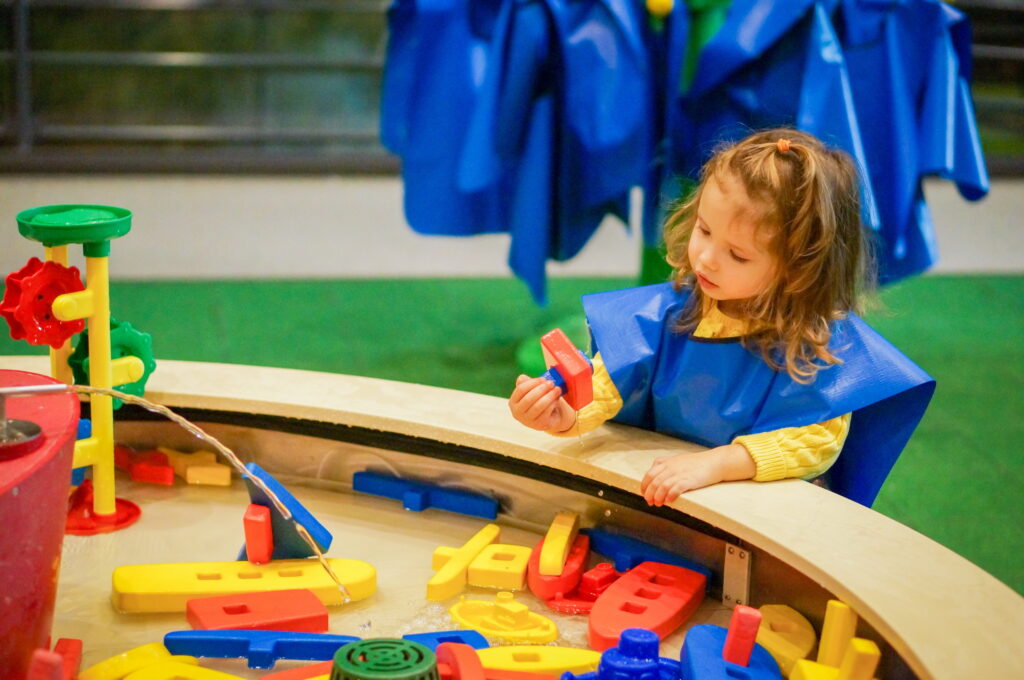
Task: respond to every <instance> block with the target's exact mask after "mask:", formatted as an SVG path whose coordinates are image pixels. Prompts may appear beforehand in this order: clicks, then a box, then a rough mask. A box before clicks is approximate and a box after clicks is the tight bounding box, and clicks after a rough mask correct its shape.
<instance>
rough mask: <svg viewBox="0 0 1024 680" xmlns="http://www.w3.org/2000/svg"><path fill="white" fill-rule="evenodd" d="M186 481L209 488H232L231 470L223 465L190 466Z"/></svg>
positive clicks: (186, 473)
mask: <svg viewBox="0 0 1024 680" xmlns="http://www.w3.org/2000/svg"><path fill="white" fill-rule="evenodd" d="M185 481H186V482H187V483H189V484H205V485H207V486H231V468H230V467H228V466H227V465H224V464H222V463H213V464H211V465H189V466H188V469H187V470H185Z"/></svg>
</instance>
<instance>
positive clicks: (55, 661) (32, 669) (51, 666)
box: [25, 648, 64, 680]
mask: <svg viewBox="0 0 1024 680" xmlns="http://www.w3.org/2000/svg"><path fill="white" fill-rule="evenodd" d="M25 680H64V659H63V658H61V655H60V654H58V653H57V652H51V651H50V650H48V649H42V648H40V649H37V650H36V651H34V652H32V660H31V661H30V662H29V666H28V674H27V675H26V676H25Z"/></svg>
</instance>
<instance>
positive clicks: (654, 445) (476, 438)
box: [0, 357, 1024, 680]
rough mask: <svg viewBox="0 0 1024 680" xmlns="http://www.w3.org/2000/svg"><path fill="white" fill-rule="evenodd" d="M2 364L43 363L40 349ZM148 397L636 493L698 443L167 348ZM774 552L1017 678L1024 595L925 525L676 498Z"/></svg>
mask: <svg viewBox="0 0 1024 680" xmlns="http://www.w3.org/2000/svg"><path fill="white" fill-rule="evenodd" d="M0 368H8V369H19V370H30V371H36V372H46V371H47V370H48V362H47V360H46V358H45V357H0ZM146 396H147V398H149V399H151V400H153V401H155V402H157V403H161V404H164V405H166V406H169V407H172V408H175V407H177V408H187V409H199V410H210V411H228V412H238V413H249V414H254V415H265V416H276V417H280V418H296V419H302V420H310V421H319V422H324V423H330V424H337V425H347V426H354V427H359V428H367V429H370V430H376V431H381V432H393V433H397V434H400V435H406V436H411V437H420V438H427V439H432V440H435V441H438V442H441V443H444V444H450V445H454V446H463V447H469V448H472V449H480V450H483V451H487V452H492V453H494V454H497V455H500V456H507V457H509V458H511V459H514V460H518V461H522V462H525V463H530V464H532V465H535V466H540V467H544V468H552V469H556V470H561V471H564V472H567V473H569V474H572V475H575V476H579V477H583V478H586V479H589V480H593V481H594V482H597V483H599V484H602V485H607V486H611V487H615V488H618V489H622V490H624V491H627V492H630V493H635V492H636V490H637V488H638V483H639V480H640V478H641V477H642V476H643V473H644V472H645V471H646V469H647V467H648V466H649V465H650V463H651V461H652V460H653V459H654V458H657V457H659V456H663V455H668V454H670V453H676V452H679V451H680V450H698V449H699V447H697V446H695V445H692V444H687V443H685V442H680V441H679V440H676V439H671V438H668V437H664V436H661V435H658V434H655V433H652V432H647V431H644V430H639V429H636V428H631V427H626V426H618V425H606V426H604V427H602V428H601V429H599V430H597V431H595V432H593V433H591V434H589V435H587V436H586V437H584V438H583V441H582V443H581V442H580V441H579V440H577V439H574V438H565V439H563V438H555V437H550V436H548V435H545V434H542V433H538V432H533V431H530V430H527V429H526V428H523V427H522V426H520V425H519V424H518V423H516V422H515V421H514V420H513V419H512V418H511V416H510V415H509V413H508V409H507V406H506V404H505V401H504V400H502V399H499V398H495V397H488V396H483V395H478V394H470V393H466V392H458V391H454V390H446V389H441V388H434V387H427V386H423V385H413V384H406V383H397V382H391V381H385V380H377V379H372V378H360V377H354V376H346V375H335V374H327V373H316V372H311V371H300V370H291V369H275V368H263V367H253V366H239V365H228V364H208V363H194V362H179V361H162V362H160V365H159V368H158V370H157V372H156V373H154V374H153V376H152V378H151V380H150V382H149V388H148V390H147V393H146ZM466 462H469V461H466ZM673 507H674V508H675V509H676V510H679V511H681V512H684V513H686V514H688V515H691V516H692V517H694V518H696V519H697V520H699V521H701V522H706V523H708V524H710V525H712V526H714V527H717V528H719V529H721V530H722V531H725V532H727V533H729V534H732V535H734V536H736V537H737V538H739V539H740V540H742V541H745V542H747V543H749V544H751V545H752V546H755V547H757V548H758V549H760V550H763V551H765V552H768V553H770V554H772V555H774V556H775V557H777V558H778V559H780V560H782V561H783V562H785V563H787V564H789V565H790V566H792V567H793V568H795V569H797V570H798V571H800V572H802V573H804V574H805V575H807V576H808V577H810V578H811V579H813V580H814V581H816V582H817V583H819V584H821V586H822V587H824V588H825V589H827V590H829V591H831V592H833V593H835V595H836V596H838V597H839V598H840V599H842V600H843V601H845V602H846V603H848V604H849V605H850V606H851V607H853V608H854V610H855V611H856V612H857V613H858V614H859V615H860V616H861V617H862V618H863V619H864V620H865V621H866V622H867V623H868V624H869V625H871V626H872V627H873V628H874V629H875V630H876V631H878V633H879V634H881V635H882V636H883V637H884V638H885V639H886V640H887V641H888V642H889V643H890V644H891V645H892V647H893V648H894V649H895V650H896V651H897V652H898V653H899V654H900V655H901V656H902V657H903V659H904V660H905V661H906V663H907V664H908V665H909V666H910V668H911V669H912V670H913V671H914V672H915V673H916V674H917V675H918V676H919V677H922V678H936V679H945V678H949V679H950V680H952V679H954V678H970V677H973V678H983V677H1011V676H1013V675H1014V674H1015V673H1017V672H1018V671H1019V668H1020V663H1021V662H1022V660H1024V652H1022V645H1021V643H1020V639H1021V631H1024V598H1022V597H1021V596H1019V595H1018V594H1017V593H1015V592H1014V591H1013V590H1011V589H1010V588H1009V587H1008V586H1006V585H1005V584H1003V583H1001V582H1000V581H998V580H997V579H995V578H994V577H992V576H991V575H989V574H988V573H986V572H985V571H983V570H982V569H980V568H978V567H977V566H975V565H973V564H972V563H970V562H968V561H967V560H965V559H964V558H962V557H960V556H959V555H957V554H955V553H953V552H952V551H950V550H948V549H947V548H945V547H943V546H941V545H939V544H938V543H936V542H934V541H932V540H931V539H929V538H927V537H926V536H923V535H922V534H920V533H918V532H916V531H914V530H912V529H910V528H908V527H906V526H904V525H902V524H899V523H897V522H895V521H893V520H891V519H888V518H887V517H884V516H882V515H880V514H878V513H876V512H874V511H872V510H870V509H868V508H864V507H862V506H860V505H858V504H856V503H853V502H851V501H848V500H846V499H844V498H842V497H840V496H838V495H836V494H832V493H830V492H828V491H825V490H823V489H821V488H819V487H817V486H814V485H812V484H807V483H804V482H800V481H785V482H773V483H770V484H758V483H755V482H734V483H729V484H719V485H717V486H714V487H710V488H707V489H700V490H698V491H695V492H691V493H689V494H686V495H685V496H684V497H682V498H680V499H679V500H678V501H676V503H675V504H674V506H673Z"/></svg>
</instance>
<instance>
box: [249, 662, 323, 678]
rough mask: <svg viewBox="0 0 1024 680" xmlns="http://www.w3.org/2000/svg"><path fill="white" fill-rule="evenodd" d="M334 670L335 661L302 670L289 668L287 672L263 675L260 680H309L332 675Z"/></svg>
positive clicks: (313, 665)
mask: <svg viewBox="0 0 1024 680" xmlns="http://www.w3.org/2000/svg"><path fill="white" fill-rule="evenodd" d="M333 668H334V661H321V662H319V663H315V664H312V665H309V666H303V667H302V668H289V669H288V670H286V671H278V672H277V673H271V674H269V675H261V676H260V680H309V678H315V677H317V676H318V675H330V674H331V670H332V669H333Z"/></svg>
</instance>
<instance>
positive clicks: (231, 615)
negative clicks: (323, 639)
mask: <svg viewBox="0 0 1024 680" xmlns="http://www.w3.org/2000/svg"><path fill="white" fill-rule="evenodd" d="M186 607H187V611H186V618H187V619H188V622H189V625H191V626H192V627H193V628H196V629H199V630H226V629H246V630H290V631H296V632H305V633H322V632H324V631H326V630H327V607H325V606H324V603H323V602H321V601H320V598H318V597H317V596H316V595H314V594H313V593H312V592H310V591H309V590H273V591H270V592H264V593H239V594H237V595H224V596H220V597H203V598H197V599H195V600H189V601H188V603H187V605H186Z"/></svg>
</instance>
